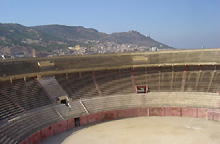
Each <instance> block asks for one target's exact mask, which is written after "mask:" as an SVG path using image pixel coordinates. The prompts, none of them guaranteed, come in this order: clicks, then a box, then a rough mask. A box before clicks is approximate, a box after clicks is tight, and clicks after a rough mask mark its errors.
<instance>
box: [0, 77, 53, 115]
mask: <svg viewBox="0 0 220 144" xmlns="http://www.w3.org/2000/svg"><path fill="white" fill-rule="evenodd" d="M0 90H1V91H2V93H1V98H2V101H4V104H3V105H1V106H3V107H7V106H9V107H8V110H9V112H10V111H11V110H12V111H13V109H14V108H15V107H18V109H17V110H18V111H19V112H22V111H24V110H31V109H34V108H37V107H41V106H44V105H48V104H51V103H52V102H51V101H50V99H49V98H48V96H47V95H46V93H44V91H43V90H42V88H41V87H40V86H39V85H38V83H37V82H36V81H35V79H33V78H29V79H27V80H26V82H25V81H24V80H23V79H19V80H13V82H12V83H11V82H9V81H5V82H0ZM6 101H8V102H6ZM12 103H13V104H14V105H16V106H12ZM4 105H5V106H4ZM22 109H23V110H22ZM12 113H13V112H12ZM16 113H17V112H16ZM5 114H7V112H6V113H5ZM10 115H12V114H10ZM8 116H9V115H8ZM4 118H6V117H4Z"/></svg>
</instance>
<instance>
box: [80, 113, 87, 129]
mask: <svg viewBox="0 0 220 144" xmlns="http://www.w3.org/2000/svg"><path fill="white" fill-rule="evenodd" d="M87 124H88V116H87V115H85V116H81V117H80V125H81V126H83V125H87Z"/></svg>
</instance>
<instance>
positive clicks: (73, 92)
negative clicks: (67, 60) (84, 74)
mask: <svg viewBox="0 0 220 144" xmlns="http://www.w3.org/2000/svg"><path fill="white" fill-rule="evenodd" d="M55 78H56V80H57V81H58V83H59V84H60V85H61V86H62V87H63V89H64V90H65V91H66V92H67V94H68V95H69V96H70V97H71V98H72V99H73V100H76V99H80V98H89V97H91V95H90V93H89V89H88V88H87V84H86V83H84V82H83V80H82V79H81V78H80V76H79V73H70V74H68V76H67V78H66V76H65V75H55ZM92 84H93V85H94V83H92Z"/></svg>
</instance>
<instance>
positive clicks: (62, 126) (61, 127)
mask: <svg viewBox="0 0 220 144" xmlns="http://www.w3.org/2000/svg"><path fill="white" fill-rule="evenodd" d="M53 128H54V134H58V133H60V132H63V131H66V130H67V120H64V121H61V122H58V123H56V124H54V125H53Z"/></svg>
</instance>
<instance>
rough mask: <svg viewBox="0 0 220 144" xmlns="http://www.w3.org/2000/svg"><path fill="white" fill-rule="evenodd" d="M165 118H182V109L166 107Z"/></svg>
mask: <svg viewBox="0 0 220 144" xmlns="http://www.w3.org/2000/svg"><path fill="white" fill-rule="evenodd" d="M165 116H181V113H180V108H178V107H166V108H165Z"/></svg>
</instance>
